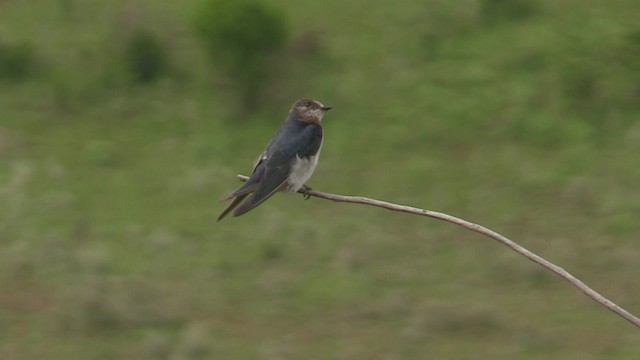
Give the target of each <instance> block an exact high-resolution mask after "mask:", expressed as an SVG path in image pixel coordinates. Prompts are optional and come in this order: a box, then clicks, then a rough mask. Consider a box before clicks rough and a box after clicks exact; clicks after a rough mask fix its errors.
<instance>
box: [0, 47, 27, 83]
mask: <svg viewBox="0 0 640 360" xmlns="http://www.w3.org/2000/svg"><path fill="white" fill-rule="evenodd" d="M34 65H35V56H34V52H33V48H32V47H31V46H30V45H28V44H18V45H14V44H3V43H0V80H7V81H20V80H23V79H25V78H27V77H28V76H29V75H30V74H31V72H32V71H33V68H34Z"/></svg>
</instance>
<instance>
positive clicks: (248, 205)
mask: <svg viewBox="0 0 640 360" xmlns="http://www.w3.org/2000/svg"><path fill="white" fill-rule="evenodd" d="M285 185H286V184H285V183H284V182H283V183H282V184H280V186H278V187H276V188H275V189H273V190H272V191H271V192H270V193H268V194H266V195H264V196H262V197H261V198H259V199H256V193H253V194H252V195H251V197H250V198H248V199H247V201H245V202H243V203H242V204H241V205H240V206H239V207H238V208H237V209H236V210H235V211H234V212H233V216H240V215H243V214H245V213H247V212H249V211H250V210H251V209H253V208H255V207H256V206H258V205H260V204H262V203H263V202H264V201H265V200H267V199H268V198H270V197H271V196H273V194H275V193H276V192H278V191H279V190H281V189H282V188H283V187H284V186H285Z"/></svg>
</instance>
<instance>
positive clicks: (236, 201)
mask: <svg viewBox="0 0 640 360" xmlns="http://www.w3.org/2000/svg"><path fill="white" fill-rule="evenodd" d="M247 196H249V194H243V195H240V196H238V197H236V198H235V199H233V201H232V202H231V204H229V206H227V208H226V209H224V211H223V212H222V214H220V216H218V221H220V220H222V219H224V217H225V216H227V215H229V213H230V212H231V210H233V209H235V208H236V206H238V205H239V204H240V203H241V202H242V200H244V198H246V197H247Z"/></svg>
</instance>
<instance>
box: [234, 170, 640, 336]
mask: <svg viewBox="0 0 640 360" xmlns="http://www.w3.org/2000/svg"><path fill="white" fill-rule="evenodd" d="M238 178H239V179H240V180H242V181H247V179H248V178H247V177H246V176H244V175H238ZM298 192H300V193H302V194H305V195H309V196H313V197H317V198H321V199H326V200H331V201H335V202H347V203H355V204H365V205H371V206H377V207H381V208H384V209H387V210H391V211H400V212H405V213H409V214H413V215H420V216H427V217H431V218H434V219H438V220H444V221H447V222H450V223H453V224H456V225H458V226H462V227H463V228H466V229H469V230H471V231H475V232H478V233H480V234H482V235H486V236H488V237H490V238H492V239H495V240H497V241H499V242H500V243H502V244H503V245H506V246H508V247H509V248H511V249H512V250H513V251H515V252H517V253H518V254H520V255H522V256H524V257H526V258H527V259H529V260H531V261H533V262H535V263H536V264H538V265H540V266H542V267H543V268H545V269H547V270H549V271H551V272H553V273H555V274H556V275H558V276H560V277H561V278H563V279H565V280H566V281H568V282H569V283H570V284H571V285H573V286H575V287H576V288H578V290H580V291H582V292H583V293H584V294H585V295H587V296H588V297H589V298H591V299H592V300H593V301H595V302H597V303H598V304H600V305H602V306H604V307H606V308H607V309H609V310H611V311H613V312H614V313H616V314H617V315H618V316H620V317H622V318H624V319H626V320H627V321H629V322H630V323H632V324H633V325H635V326H636V327H638V328H640V319H639V318H637V317H636V316H634V315H633V314H631V313H630V312H628V311H627V310H625V309H623V308H621V307H620V306H618V305H617V304H616V303H614V302H613V301H611V300H609V299H607V298H606V297H604V296H603V295H601V294H600V293H598V292H597V291H595V290H593V289H592V288H590V287H589V286H588V285H587V284H585V283H583V282H582V281H580V280H579V279H578V278H576V277H575V276H573V275H571V274H570V273H569V272H568V271H566V270H565V269H563V268H561V267H560V266H558V265H555V264H553V263H552V262H550V261H548V260H546V259H544V258H542V257H540V256H538V255H536V254H534V253H533V252H531V251H529V250H527V249H526V248H524V247H522V246H520V245H518V244H517V243H515V242H514V241H512V240H510V239H508V238H507V237H505V236H503V235H501V234H498V233H497V232H495V231H493V230H490V229H487V228H486V227H484V226H482V225H478V224H474V223H472V222H469V221H466V220H462V219H460V218H457V217H455V216H451V215H448V214H444V213H441V212H437V211H431V210H425V209H420V208H416V207H412V206H406V205H398V204H394V203H390V202H386V201H381V200H376V199H370V198H366V197H362V196H345V195H336V194H331V193H326V192H322V191H317V190H312V189H301V190H300V191H298Z"/></svg>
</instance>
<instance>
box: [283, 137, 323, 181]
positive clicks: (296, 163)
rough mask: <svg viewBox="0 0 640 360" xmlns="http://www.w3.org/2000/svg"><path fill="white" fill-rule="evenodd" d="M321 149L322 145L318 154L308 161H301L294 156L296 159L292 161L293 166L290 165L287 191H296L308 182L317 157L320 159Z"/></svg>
mask: <svg viewBox="0 0 640 360" xmlns="http://www.w3.org/2000/svg"><path fill="white" fill-rule="evenodd" d="M321 149H322V145H320V149H318V152H317V153H316V154H315V155H314V156H310V157H309V158H308V159H304V158H303V159H301V158H299V157H298V156H297V155H296V158H295V159H293V164H292V165H291V173H289V177H288V178H287V185H288V190H290V191H294V192H295V191H298V190H300V188H302V186H303V185H304V184H305V183H306V182H307V180H309V178H310V177H311V175H312V174H313V171H314V170H315V169H316V166H317V165H318V157H320V150H321Z"/></svg>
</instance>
